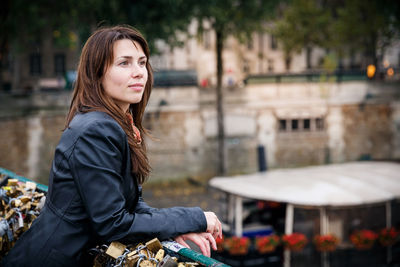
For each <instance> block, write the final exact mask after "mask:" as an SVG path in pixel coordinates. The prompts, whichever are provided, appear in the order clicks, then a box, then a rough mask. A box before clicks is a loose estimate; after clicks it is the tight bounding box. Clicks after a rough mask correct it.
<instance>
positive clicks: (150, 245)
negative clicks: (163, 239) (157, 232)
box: [146, 238, 162, 253]
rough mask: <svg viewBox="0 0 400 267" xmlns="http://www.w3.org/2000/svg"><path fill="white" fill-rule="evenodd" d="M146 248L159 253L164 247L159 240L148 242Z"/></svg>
mask: <svg viewBox="0 0 400 267" xmlns="http://www.w3.org/2000/svg"><path fill="white" fill-rule="evenodd" d="M146 247H147V248H148V249H149V250H150V251H151V252H153V253H157V251H158V250H160V249H162V245H161V243H160V241H159V240H158V239H157V238H153V239H152V240H150V241H148V242H147V243H146Z"/></svg>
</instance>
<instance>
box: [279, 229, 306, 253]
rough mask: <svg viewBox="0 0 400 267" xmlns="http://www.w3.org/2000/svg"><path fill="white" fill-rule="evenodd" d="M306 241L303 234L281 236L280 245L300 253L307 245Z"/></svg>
mask: <svg viewBox="0 0 400 267" xmlns="http://www.w3.org/2000/svg"><path fill="white" fill-rule="evenodd" d="M307 242H308V240H307V237H306V236H305V235H304V234H301V233H293V234H288V235H283V236H282V243H283V245H284V247H285V248H286V249H289V250H291V251H300V250H302V249H303V248H304V246H305V245H306V244H307Z"/></svg>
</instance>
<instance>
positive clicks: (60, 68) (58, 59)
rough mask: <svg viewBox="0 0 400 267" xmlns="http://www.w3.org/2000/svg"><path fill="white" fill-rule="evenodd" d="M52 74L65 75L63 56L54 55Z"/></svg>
mask: <svg viewBox="0 0 400 267" xmlns="http://www.w3.org/2000/svg"><path fill="white" fill-rule="evenodd" d="M54 73H55V74H56V75H64V73H65V55H64V54H55V55H54Z"/></svg>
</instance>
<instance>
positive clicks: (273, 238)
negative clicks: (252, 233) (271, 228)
mask: <svg viewBox="0 0 400 267" xmlns="http://www.w3.org/2000/svg"><path fill="white" fill-rule="evenodd" d="M279 243H280V238H279V236H277V235H268V236H257V237H256V249H257V251H258V252H259V253H261V254H264V253H269V252H273V251H274V250H275V249H276V247H277V246H278V245H279Z"/></svg>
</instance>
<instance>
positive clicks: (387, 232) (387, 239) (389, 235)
mask: <svg viewBox="0 0 400 267" xmlns="http://www.w3.org/2000/svg"><path fill="white" fill-rule="evenodd" d="M399 234H400V232H399V231H396V229H395V228H394V227H391V228H384V229H382V230H381V231H380V232H379V242H380V243H381V244H382V246H391V245H393V244H394V243H396V241H397V239H398V237H399Z"/></svg>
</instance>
